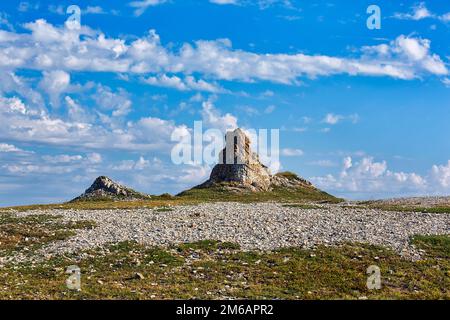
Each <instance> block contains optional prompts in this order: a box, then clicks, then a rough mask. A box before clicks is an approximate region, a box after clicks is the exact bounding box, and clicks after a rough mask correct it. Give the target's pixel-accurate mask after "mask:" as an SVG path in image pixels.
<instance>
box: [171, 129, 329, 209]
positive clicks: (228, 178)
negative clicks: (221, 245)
mask: <svg viewBox="0 0 450 320" xmlns="http://www.w3.org/2000/svg"><path fill="white" fill-rule="evenodd" d="M250 144H251V142H250V139H249V137H248V136H247V135H246V134H245V133H244V131H242V130H241V129H236V130H235V131H233V132H228V133H227V135H226V147H225V148H224V149H223V150H222V151H221V152H220V155H219V163H218V164H217V165H216V166H215V167H214V168H213V170H212V172H211V175H210V178H209V179H208V180H207V181H205V182H204V183H202V184H200V185H198V186H196V187H194V188H192V189H190V190H187V191H184V192H182V193H180V194H179V196H182V197H189V196H190V197H198V198H202V197H213V198H214V197H215V196H217V197H219V198H220V197H223V196H226V194H227V193H232V194H235V195H245V196H246V197H247V198H249V199H251V198H252V199H253V198H258V199H261V200H265V199H270V198H273V199H276V198H280V199H286V198H288V199H290V200H292V199H299V200H300V199H307V200H326V201H338V199H336V198H335V197H333V196H331V195H329V194H327V193H326V192H323V191H321V190H319V189H317V188H316V187H314V186H313V185H312V183H311V182H309V181H307V180H305V179H303V178H300V177H298V176H297V175H296V174H294V173H292V172H282V173H278V174H275V175H272V174H271V172H270V170H269V169H268V168H267V167H266V166H265V165H264V164H262V163H261V162H260V160H259V157H258V155H257V154H256V153H254V152H252V151H251V148H250Z"/></svg>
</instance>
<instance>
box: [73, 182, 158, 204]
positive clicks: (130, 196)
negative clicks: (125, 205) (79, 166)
mask: <svg viewBox="0 0 450 320" xmlns="http://www.w3.org/2000/svg"><path fill="white" fill-rule="evenodd" d="M102 199H110V200H138V199H150V196H149V195H146V194H143V193H140V192H137V191H134V190H133V189H130V188H127V187H125V186H123V185H121V184H118V183H116V182H114V181H113V180H111V179H110V178H108V177H104V176H102V177H98V178H97V179H95V181H94V183H93V184H92V185H91V186H90V187H89V188H88V189H87V190H86V191H85V192H84V193H83V194H82V195H81V196H79V197H77V198H75V199H73V200H72V202H74V201H91V200H102Z"/></svg>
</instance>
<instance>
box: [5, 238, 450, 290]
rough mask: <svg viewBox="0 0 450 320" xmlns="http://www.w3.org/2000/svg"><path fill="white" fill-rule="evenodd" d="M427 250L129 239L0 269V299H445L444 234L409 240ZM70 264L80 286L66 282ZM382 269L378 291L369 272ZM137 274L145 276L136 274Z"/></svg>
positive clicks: (448, 246)
mask: <svg viewBox="0 0 450 320" xmlns="http://www.w3.org/2000/svg"><path fill="white" fill-rule="evenodd" d="M412 241H413V242H414V243H415V245H416V246H417V247H418V248H421V249H424V250H425V252H426V255H425V260H423V261H418V262H412V261H409V260H404V259H402V258H401V257H400V256H398V255H397V254H396V253H394V252H392V251H390V250H388V249H385V248H382V247H377V246H370V245H361V244H343V245H341V246H338V247H324V246H320V247H318V248H315V249H309V250H304V249H299V248H285V249H281V250H275V251H271V252H260V251H246V252H244V251H241V250H240V249H239V246H237V245H234V244H230V243H221V242H217V241H200V242H197V243H186V244H182V245H179V246H174V247H169V248H157V247H146V246H143V245H140V244H137V243H134V242H122V243H118V244H115V245H111V246H109V248H108V250H102V249H95V250H89V251H87V252H85V254H84V255H82V257H83V258H82V259H80V256H81V255H80V253H77V254H76V255H65V256H60V257H53V258H52V259H50V260H47V261H45V262H42V263H40V264H36V265H34V266H32V265H30V264H22V265H18V266H15V267H13V266H8V265H7V266H5V267H3V268H1V269H0V287H1V288H2V290H0V299H194V298H195V299H223V298H236V299H358V298H361V297H367V298H369V299H450V292H449V288H450V277H449V270H450V261H449V259H448V252H449V250H450V240H449V237H448V236H438V237H431V236H427V237H423V236H418V237H415V238H414V239H413V240H412ZM70 265H78V266H79V267H80V269H81V282H82V286H81V289H82V290H81V291H79V292H77V291H71V290H69V289H67V288H66V287H65V279H66V278H67V276H68V275H67V274H65V272H64V271H65V270H66V268H67V267H68V266H70ZM370 265H377V266H379V267H380V269H381V283H382V288H381V290H368V289H367V287H366V281H367V274H366V270H367V268H368V267H369V266H370ZM136 273H139V274H142V275H143V277H144V278H143V279H139V278H138V277H136Z"/></svg>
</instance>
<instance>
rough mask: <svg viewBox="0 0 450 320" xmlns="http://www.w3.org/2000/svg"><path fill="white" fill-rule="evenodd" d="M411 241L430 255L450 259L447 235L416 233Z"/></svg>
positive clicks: (449, 243)
mask: <svg viewBox="0 0 450 320" xmlns="http://www.w3.org/2000/svg"><path fill="white" fill-rule="evenodd" d="M412 243H413V244H414V245H416V246H418V247H419V248H422V249H423V250H425V252H427V254H428V255H430V256H432V257H435V258H442V259H450V237H449V236H422V235H417V236H414V237H413V238H412Z"/></svg>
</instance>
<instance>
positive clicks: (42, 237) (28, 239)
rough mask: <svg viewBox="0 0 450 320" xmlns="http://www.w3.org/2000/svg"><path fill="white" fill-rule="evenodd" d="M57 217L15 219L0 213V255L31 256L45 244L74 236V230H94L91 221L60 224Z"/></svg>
mask: <svg viewBox="0 0 450 320" xmlns="http://www.w3.org/2000/svg"><path fill="white" fill-rule="evenodd" d="M59 220H60V217H59V216H51V215H30V216H26V217H17V216H15V215H12V214H10V213H0V255H12V254H15V253H18V252H21V253H27V254H32V253H33V252H34V251H35V250H37V249H39V248H41V247H42V246H44V245H45V244H47V243H50V242H53V241H57V240H64V239H67V238H69V237H71V236H73V235H75V230H79V229H90V228H94V227H95V224H94V223H93V222H91V221H76V222H64V223H63V222H60V221H59Z"/></svg>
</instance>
